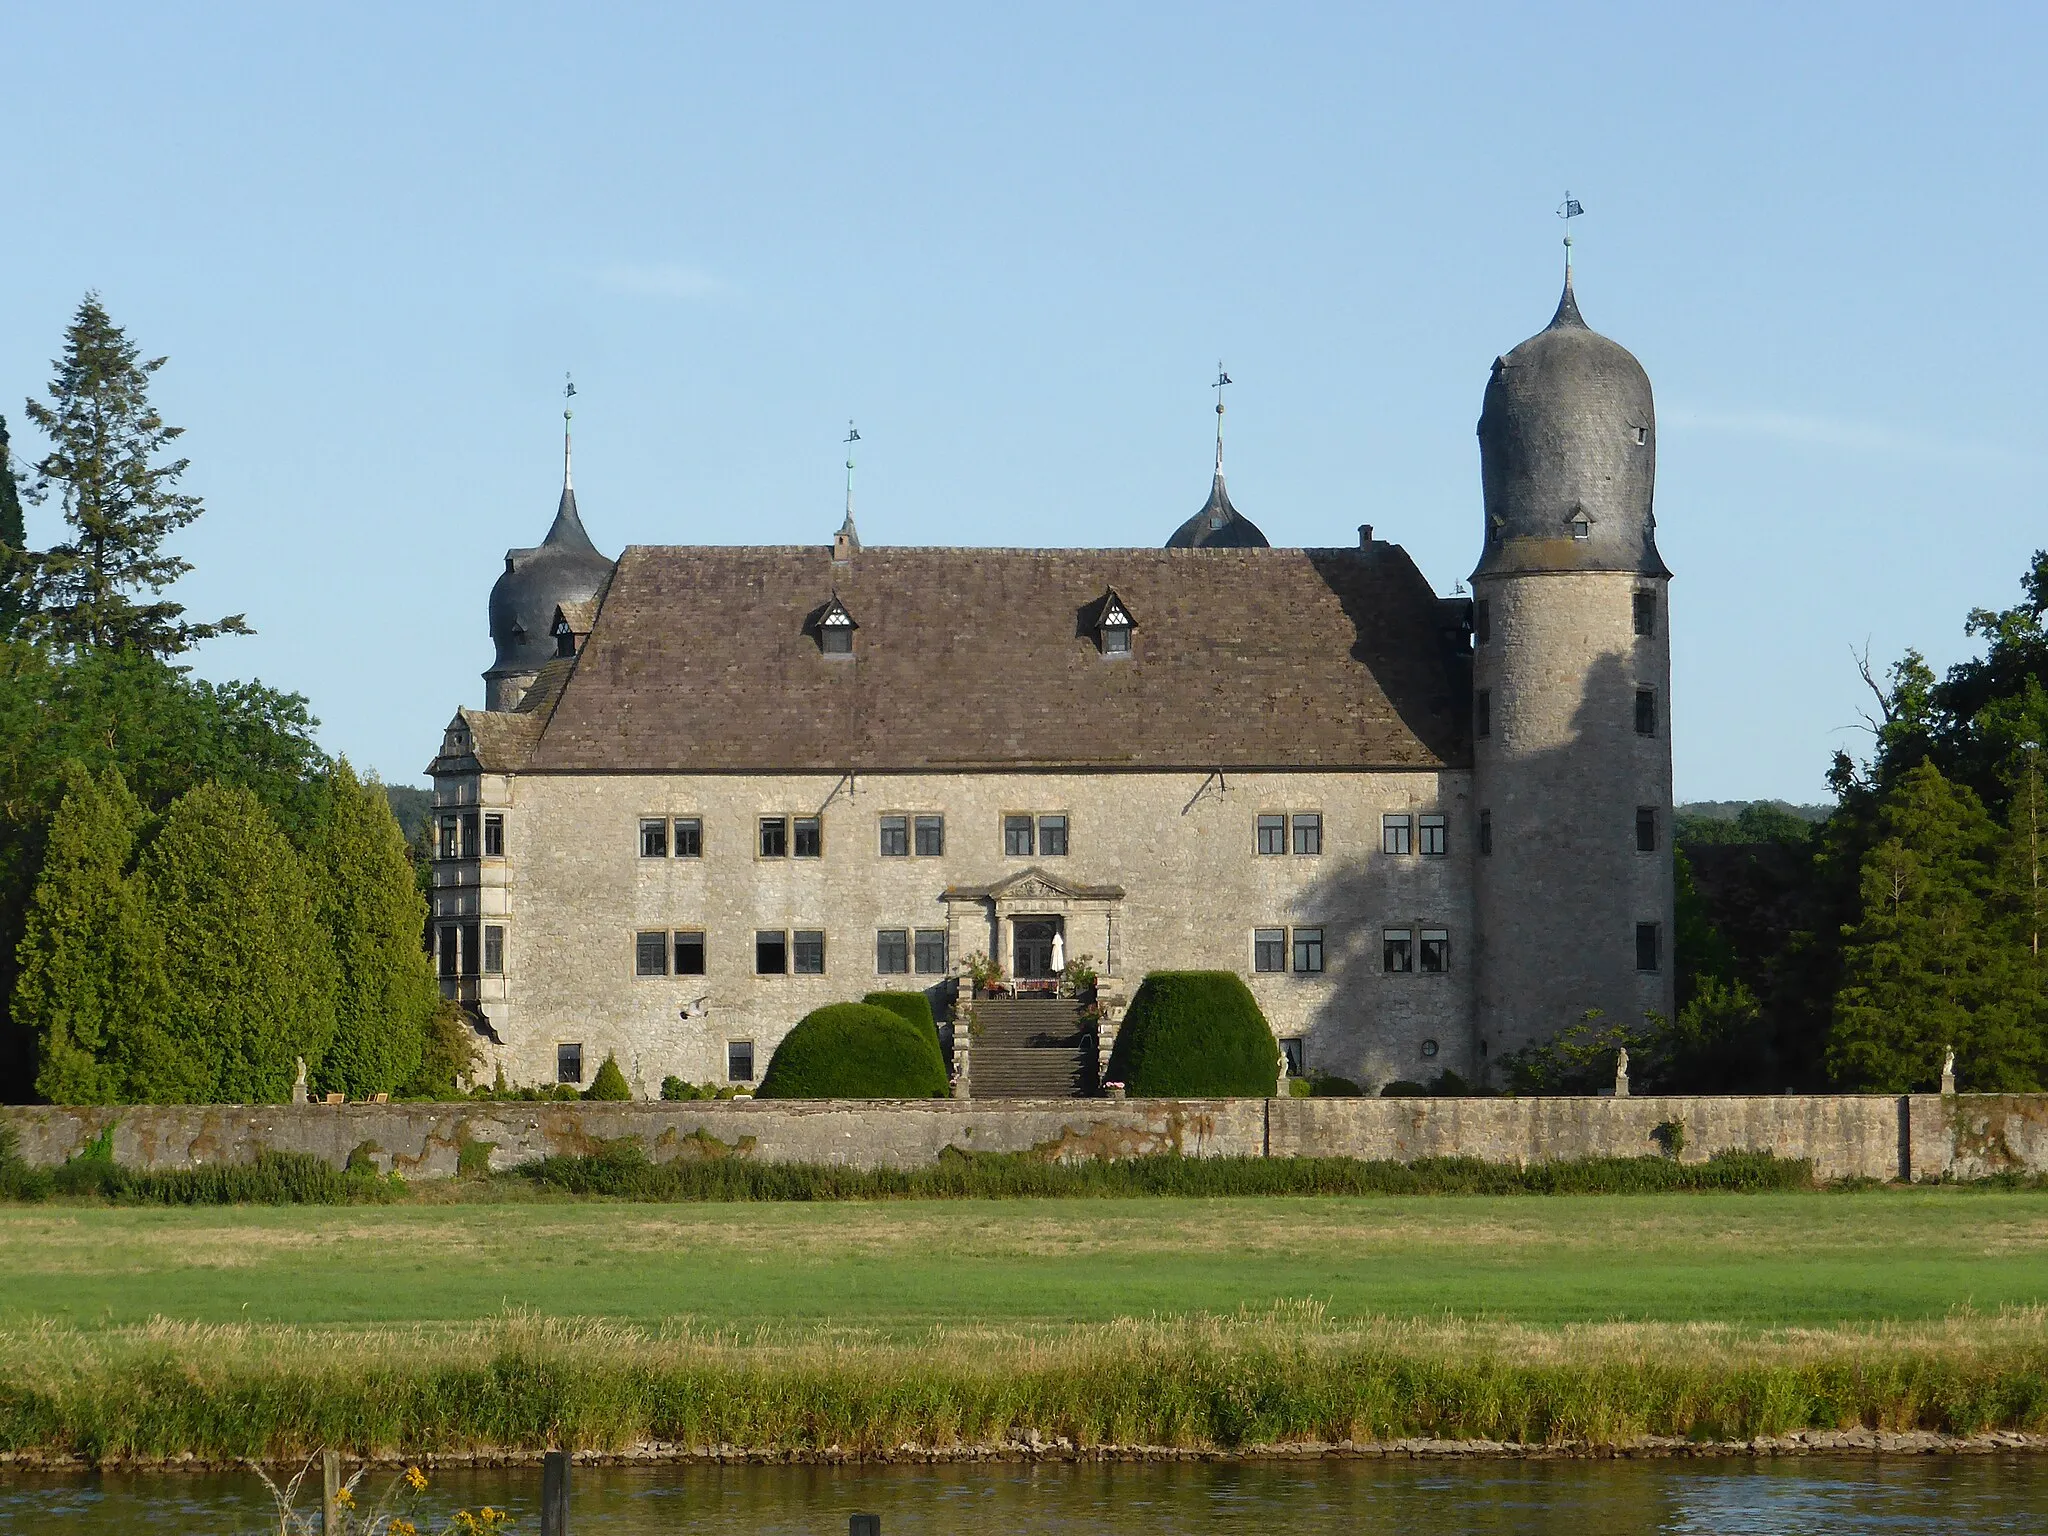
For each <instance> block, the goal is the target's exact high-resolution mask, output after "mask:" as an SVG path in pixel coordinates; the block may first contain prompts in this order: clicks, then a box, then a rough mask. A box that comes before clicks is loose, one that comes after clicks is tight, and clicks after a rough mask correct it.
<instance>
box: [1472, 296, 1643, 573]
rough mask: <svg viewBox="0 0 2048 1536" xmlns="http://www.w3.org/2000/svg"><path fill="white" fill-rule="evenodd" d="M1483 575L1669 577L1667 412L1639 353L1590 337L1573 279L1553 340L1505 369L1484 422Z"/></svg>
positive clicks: (1530, 347)
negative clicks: (1661, 452) (1660, 505)
mask: <svg viewBox="0 0 2048 1536" xmlns="http://www.w3.org/2000/svg"><path fill="white" fill-rule="evenodd" d="M1479 470H1480V477H1481V482H1482V484H1483V486H1484V490H1485V500H1486V547H1485V551H1484V553H1483V554H1481V556H1480V559H1479V567H1478V571H1477V572H1475V574H1480V575H1484V574H1487V573H1490V572H1501V571H1543V570H1552V571H1635V572H1639V573H1641V574H1643V575H1646V576H1668V575H1670V572H1669V571H1667V570H1666V569H1665V568H1664V562H1663V560H1662V559H1661V558H1659V556H1658V554H1657V539H1656V526H1657V525H1656V518H1655V515H1654V514H1653V512H1652V510H1651V502H1652V493H1653V491H1654V489H1655V486H1656V479H1657V413H1656V407H1655V405H1654V403H1653V401H1652V400H1651V396H1650V379H1649V375H1648V374H1646V373H1644V372H1643V365H1642V364H1641V363H1639V362H1637V361H1636V360H1635V357H1634V356H1633V355H1632V354H1631V353H1630V352H1629V350H1628V348H1626V347H1624V346H1622V345H1621V344H1620V343H1618V342H1614V341H1609V340H1608V339H1607V338H1606V337H1605V336H1602V335H1601V334H1600V333H1599V332H1597V331H1594V330H1592V329H1591V328H1589V327H1588V326H1587V324H1586V322H1585V320H1584V319H1583V318H1582V317H1581V316H1580V314H1579V305H1578V300H1577V299H1576V298H1574V297H1573V295H1572V279H1571V273H1570V271H1569V270H1567V271H1566V273H1565V280H1564V296H1563V298H1561V299H1560V300H1559V301H1558V305H1557V314H1556V315H1555V316H1554V317H1553V318H1552V320H1551V322H1550V324H1549V325H1548V326H1547V327H1545V328H1544V329H1543V330H1541V331H1539V332H1537V333H1536V334H1535V335H1534V336H1531V337H1530V338H1529V339H1528V340H1527V341H1525V342H1523V343H1522V344H1521V345H1520V346H1518V347H1516V348H1515V349H1514V350H1513V351H1511V352H1509V353H1508V354H1507V355H1506V356H1505V357H1499V358H1496V359H1494V364H1493V377H1492V378H1491V379H1490V380H1489V381H1488V382H1487V386H1486V403H1485V405H1484V407H1483V408H1482V409H1481V411H1480V415H1479Z"/></svg>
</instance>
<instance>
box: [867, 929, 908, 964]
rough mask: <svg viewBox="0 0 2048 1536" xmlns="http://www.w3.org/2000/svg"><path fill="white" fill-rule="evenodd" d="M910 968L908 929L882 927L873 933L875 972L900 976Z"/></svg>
mask: <svg viewBox="0 0 2048 1536" xmlns="http://www.w3.org/2000/svg"><path fill="white" fill-rule="evenodd" d="M909 970H910V930H909V929H907V928H883V929H880V930H878V931H877V932H876V934H875V973H876V974H877V975H880V976H902V975H905V974H907V973H908V972H909Z"/></svg>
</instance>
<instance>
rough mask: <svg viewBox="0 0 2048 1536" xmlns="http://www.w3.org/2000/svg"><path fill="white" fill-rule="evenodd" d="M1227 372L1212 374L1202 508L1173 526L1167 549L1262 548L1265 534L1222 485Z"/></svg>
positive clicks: (1265, 541) (1268, 544)
mask: <svg viewBox="0 0 2048 1536" xmlns="http://www.w3.org/2000/svg"><path fill="white" fill-rule="evenodd" d="M1229 382H1230V375H1229V374H1227V373H1225V372H1223V371H1222V370H1221V369H1220V368H1219V369H1218V370H1217V373H1216V474H1215V478H1214V479H1212V480H1211V481H1210V482H1209V499H1208V500H1207V501H1206V502H1204V503H1203V504H1202V510H1201V511H1199V512H1197V513H1196V514H1195V515H1194V516H1193V517H1191V518H1189V519H1188V520H1187V521H1186V522H1184V523H1182V524H1181V525H1180V526H1179V527H1178V528H1176V529H1174V531H1173V537H1172V538H1170V539H1168V540H1167V541H1166V547H1167V548H1168V549H1266V548H1269V547H1270V542H1271V541H1269V540H1268V539H1267V537H1266V536H1265V535H1264V534H1263V533H1261V532H1259V527H1258V524H1256V523H1254V522H1253V521H1252V520H1251V519H1250V518H1248V517H1246V516H1245V515H1244V514H1243V513H1242V512H1240V511H1238V510H1237V508H1236V507H1234V506H1232V505H1231V504H1230V492H1229V491H1228V490H1227V489H1225V488H1224V484H1223V386H1224V385H1226V384H1228V383H1229Z"/></svg>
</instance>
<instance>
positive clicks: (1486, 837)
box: [1479, 811, 1493, 859]
mask: <svg viewBox="0 0 2048 1536" xmlns="http://www.w3.org/2000/svg"><path fill="white" fill-rule="evenodd" d="M1479 855H1480V857H1481V858H1487V859H1490V858H1492V857H1493V812H1491V811H1481V812H1480V813H1479Z"/></svg>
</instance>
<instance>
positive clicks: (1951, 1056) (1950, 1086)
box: [1941, 1046, 1956, 1094]
mask: <svg viewBox="0 0 2048 1536" xmlns="http://www.w3.org/2000/svg"><path fill="white" fill-rule="evenodd" d="M1941 1091H1942V1092H1943V1093H1945V1094H1947V1093H1954V1092H1955V1091H1956V1048H1955V1047H1954V1046H1950V1047H1949V1048H1948V1059H1947V1060H1945V1061H1943V1062H1942V1064H1941Z"/></svg>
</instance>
